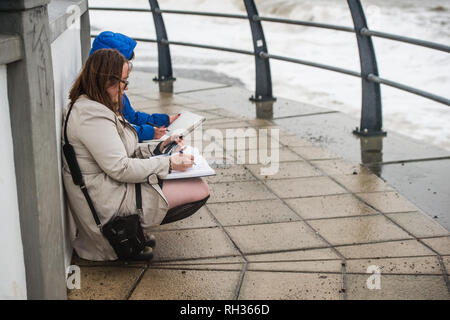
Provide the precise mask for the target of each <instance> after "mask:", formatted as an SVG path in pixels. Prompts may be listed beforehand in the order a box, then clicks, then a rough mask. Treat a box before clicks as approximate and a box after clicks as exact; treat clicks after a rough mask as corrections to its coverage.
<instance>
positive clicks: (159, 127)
mask: <svg viewBox="0 0 450 320" xmlns="http://www.w3.org/2000/svg"><path fill="white" fill-rule="evenodd" d="M147 124H149V125H151V126H152V127H155V128H158V129H161V128H162V127H161V126H158V125H156V124H154V123H151V122H147ZM166 132H170V130H169V129H166Z"/></svg>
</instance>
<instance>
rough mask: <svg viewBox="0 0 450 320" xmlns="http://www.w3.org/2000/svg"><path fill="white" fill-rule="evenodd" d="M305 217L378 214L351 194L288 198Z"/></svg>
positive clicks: (321, 217)
mask: <svg viewBox="0 0 450 320" xmlns="http://www.w3.org/2000/svg"><path fill="white" fill-rule="evenodd" d="M286 203H287V204H289V205H290V206H291V208H293V209H294V210H295V211H296V212H297V213H298V214H299V215H300V216H301V217H302V218H303V219H323V218H337V217H349V216H360V215H369V214H377V212H376V211H375V210H374V209H372V208H370V207H369V206H367V205H366V204H364V203H363V202H361V201H360V200H358V199H357V198H356V197H355V196H353V195H351V194H342V195H333V196H320V197H311V198H298V199H286Z"/></svg>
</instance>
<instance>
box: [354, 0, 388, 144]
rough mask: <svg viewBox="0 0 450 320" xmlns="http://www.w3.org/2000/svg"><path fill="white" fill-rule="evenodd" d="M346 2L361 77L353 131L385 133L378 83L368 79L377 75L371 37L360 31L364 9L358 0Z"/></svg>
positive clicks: (363, 134) (357, 132)
mask: <svg viewBox="0 0 450 320" xmlns="http://www.w3.org/2000/svg"><path fill="white" fill-rule="evenodd" d="M347 3H348V6H349V8H350V12H351V14H352V19H353V24H354V26H355V33H356V39H357V41H358V48H359V58H360V63H361V79H362V107H361V126H360V128H356V130H355V131H353V133H355V134H358V135H362V136H380V135H386V132H384V131H382V127H383V117H382V111H381V92H380V84H379V83H374V82H371V81H369V80H368V76H369V75H376V76H378V67H377V59H376V55H375V50H374V48H373V43H372V38H371V37H369V36H364V35H363V34H362V33H361V31H362V32H364V30H367V22H366V17H365V15H364V10H363V7H362V5H361V1H360V0H347Z"/></svg>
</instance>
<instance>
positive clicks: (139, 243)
mask: <svg viewBox="0 0 450 320" xmlns="http://www.w3.org/2000/svg"><path fill="white" fill-rule="evenodd" d="M72 107H73V104H71V105H70V108H69V111H68V113H67V117H66V121H65V124H64V140H65V141H64V146H63V153H64V156H65V158H66V160H67V164H68V166H69V169H70V174H71V175H72V179H73V183H74V184H75V185H77V186H80V189H81V191H82V192H83V195H84V197H85V198H86V201H87V203H88V205H89V208H90V210H91V212H92V216H93V217H94V220H95V223H96V224H97V227H98V228H99V229H100V231H101V232H102V234H103V236H104V237H105V238H106V239H107V240H108V241H109V243H110V244H111V246H112V247H113V249H114V251H115V252H116V255H117V256H118V257H119V259H120V260H127V259H130V258H133V257H136V256H137V255H139V253H141V252H142V250H143V249H144V247H145V236H144V232H143V230H142V226H141V221H140V218H139V215H138V214H132V215H128V216H117V217H115V218H113V219H111V220H110V221H108V223H106V224H105V225H104V226H102V224H101V223H100V219H99V218H98V216H97V212H96V211H95V208H94V204H93V203H92V200H91V198H90V196H89V193H88V191H87V188H86V185H85V184H84V180H83V176H82V174H81V170H80V166H79V165H78V161H77V158H76V154H75V150H74V149H73V146H72V145H71V144H70V143H69V140H68V139H67V121H68V120H69V115H70V112H71V111H72ZM135 186H136V207H137V211H138V213H141V212H142V195H141V184H139V183H137V184H136V185H135Z"/></svg>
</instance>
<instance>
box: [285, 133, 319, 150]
mask: <svg viewBox="0 0 450 320" xmlns="http://www.w3.org/2000/svg"><path fill="white" fill-rule="evenodd" d="M279 141H280V144H282V145H283V146H285V147H314V145H313V144H312V143H311V142H309V141H308V140H306V139H302V138H300V137H298V136H296V135H290V136H280V138H279Z"/></svg>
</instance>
